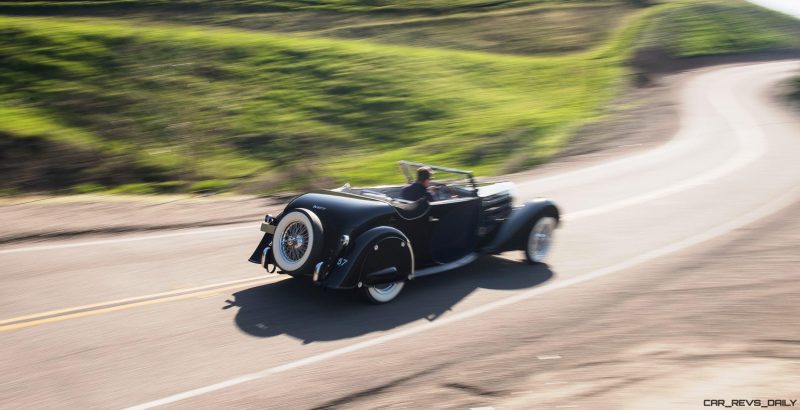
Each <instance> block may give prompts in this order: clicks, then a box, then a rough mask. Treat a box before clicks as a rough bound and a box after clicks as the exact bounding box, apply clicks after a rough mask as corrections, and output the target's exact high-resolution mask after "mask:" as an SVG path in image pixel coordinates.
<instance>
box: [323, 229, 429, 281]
mask: <svg viewBox="0 0 800 410" xmlns="http://www.w3.org/2000/svg"><path fill="white" fill-rule="evenodd" d="M413 273H414V251H413V250H412V249H411V243H410V242H409V240H408V238H407V237H406V235H405V234H403V232H401V231H400V230H398V229H397V228H393V227H391V226H377V227H374V228H371V229H369V230H368V231H366V232H364V233H362V234H361V235H359V236H358V237H357V238H356V239H355V241H353V243H352V244H350V246H348V247H347V248H346V249H344V250H343V252H342V254H341V255H340V256H339V257H338V258H336V259H335V260H334V261H333V266H332V267H331V269H330V270H329V272H328V273H327V274H326V275H324V278H321V281H320V282H321V283H320V284H321V285H323V286H325V287H329V288H337V289H351V288H355V287H357V286H359V283H361V284H362V285H374V284H379V283H388V282H396V281H401V280H405V279H408V278H409V277H411V276H412V275H413Z"/></svg>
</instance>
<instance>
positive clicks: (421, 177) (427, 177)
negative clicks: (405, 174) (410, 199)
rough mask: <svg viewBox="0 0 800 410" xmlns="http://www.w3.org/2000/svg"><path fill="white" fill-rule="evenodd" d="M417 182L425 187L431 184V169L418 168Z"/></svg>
mask: <svg viewBox="0 0 800 410" xmlns="http://www.w3.org/2000/svg"><path fill="white" fill-rule="evenodd" d="M417 182H419V183H420V184H422V185H424V186H425V187H427V186H428V185H430V184H431V167H419V168H417Z"/></svg>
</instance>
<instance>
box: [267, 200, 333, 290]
mask: <svg viewBox="0 0 800 410" xmlns="http://www.w3.org/2000/svg"><path fill="white" fill-rule="evenodd" d="M272 245H273V247H274V251H273V255H274V258H275V264H276V265H278V267H279V268H281V271H283V272H284V273H288V274H290V275H293V276H298V275H305V274H309V273H311V271H312V270H313V267H314V264H315V263H317V262H318V261H317V260H318V259H319V256H320V255H321V253H322V224H321V223H320V221H319V218H317V216H316V215H315V214H314V213H313V212H310V211H306V210H295V211H292V212H289V213H288V214H286V215H284V216H283V217H282V218H281V220H280V221H279V222H278V226H276V227H275V235H274V236H273V243H272Z"/></svg>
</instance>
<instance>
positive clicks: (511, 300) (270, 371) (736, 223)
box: [126, 189, 798, 410]
mask: <svg viewBox="0 0 800 410" xmlns="http://www.w3.org/2000/svg"><path fill="white" fill-rule="evenodd" d="M797 197H798V190H797V189H795V190H792V191H789V192H788V193H786V194H784V195H782V196H780V197H779V198H777V199H775V200H773V201H771V202H769V203H767V204H766V205H764V206H762V207H760V208H757V209H756V210H754V211H751V212H749V213H746V214H744V215H742V216H741V217H739V218H738V219H736V220H733V221H730V222H727V223H725V224H722V225H718V226H716V227H714V228H712V229H709V230H707V231H705V232H703V233H701V234H699V235H695V236H692V237H689V238H687V239H684V240H682V241H680V242H676V243H673V244H672V245H669V246H666V247H663V248H660V249H656V250H653V251H650V252H647V253H644V254H641V255H639V256H637V257H635V258H631V259H628V260H627V261H625V262H620V263H618V264H615V265H612V266H609V267H606V268H602V269H598V270H595V271H592V272H589V273H585V274H583V275H579V276H575V277H572V278H569V279H565V280H563V281H560V282H554V283H550V284H547V285H543V286H541V287H538V288H534V289H530V290H528V291H525V292H522V293H519V294H517V295H514V296H510V297H508V298H505V299H500V300H497V301H494V302H490V303H488V304H485V305H482V306H479V307H476V308H473V309H470V310H466V311H464V312H460V313H455V314H453V315H452V316H448V317H445V318H442V319H439V320H436V321H433V322H427V321H425V322H422V323H421V324H419V325H416V326H412V327H409V328H406V329H403V330H399V331H397V332H394V333H390V334H386V335H383V336H378V337H375V338H373V339H369V340H364V341H362V342H358V343H354V344H352V345H349V346H345V347H340V348H338V349H334V350H331V351H328V352H325V353H320V354H317V355H313V356H309V357H306V358H304V359H300V360H295V361H292V362H288V363H285V364H282V365H279V366H275V367H270V368H267V369H264V370H261V371H258V372H254V373H249V374H245V375H242V376H239V377H234V378H232V379H228V380H225V381H222V382H219V383H215V384H211V385H208V386H204V387H200V388H196V389H192V390H188V391H185V392H182V393H177V394H174V395H171V396H167V397H164V398H161V399H158V400H153V401H149V402H147V403H143V404H139V405H135V406H132V407H128V408H127V409H126V410H145V409H151V408H154V407H158V406H163V405H166V404H170V403H175V402H178V401H181V400H186V399H189V398H192V397H197V396H201V395H204V394H208V393H211V392H214V391H218V390H222V389H225V388H228V387H232V386H236V385H239V384H243V383H247V382H250V381H253V380H258V379H263V378H265V377H267V376H271V375H274V374H278V373H283V372H286V371H289V370H293V369H297V368H300V367H304V366H309V365H312V364H316V363H319V362H322V361H325V360H329V359H333V358H336V357H339V356H343V355H346V354H348V353H352V352H356V351H360V350H364V349H367V348H370V347H373V346H377V345H381V344H384V343H387V342H390V341H393V340H397V339H401V338H404V337H407V336H411V335H415V334H417V333H422V332H425V331H427V330H432V329H436V328H438V327H442V326H445V325H448V324H451V323H455V322H460V321H462V320H464V319H468V318H471V317H474V316H478V315H481V314H483V313H487V312H490V311H493V310H496V309H499V308H501V307H505V306H509V305H513V304H515V303H519V302H522V301H525V300H528V299H531V298H533V297H535V296H540V295H543V294H546V293H550V292H553V291H555V290H559V289H563V288H567V287H570V286H574V285H578V284H581V283H584V282H589V281H591V280H594V279H598V278H601V277H604V276H608V275H610V274H612V273H617V272H621V271H624V270H626V269H629V268H632V267H634V266H636V265H640V264H642V263H645V262H649V261H651V260H654V259H657V258H660V257H662V256H665V255H668V254H671V253H674V252H678V251H681V250H684V249H687V248H689V247H692V246H695V245H697V244H700V243H703V242H706V241H708V240H711V239H714V238H717V237H719V236H721V235H723V234H726V233H728V232H730V231H732V230H734V229H737V228H741V227H743V226H746V225H748V224H751V223H753V222H755V221H757V220H759V219H761V218H763V217H766V216H768V215H770V214H772V213H775V212H777V211H779V210H781V209H783V208H785V207H787V206H789V205H791V204H792V203H794V202H795V201H796V200H797Z"/></svg>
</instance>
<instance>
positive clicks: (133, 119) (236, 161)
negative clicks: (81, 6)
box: [0, 0, 800, 193]
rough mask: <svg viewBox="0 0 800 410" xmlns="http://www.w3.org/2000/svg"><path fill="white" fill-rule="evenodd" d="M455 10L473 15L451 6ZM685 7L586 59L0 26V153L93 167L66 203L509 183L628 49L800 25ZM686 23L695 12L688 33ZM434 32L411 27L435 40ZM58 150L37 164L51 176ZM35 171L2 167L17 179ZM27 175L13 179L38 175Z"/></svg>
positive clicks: (609, 39)
mask: <svg viewBox="0 0 800 410" xmlns="http://www.w3.org/2000/svg"><path fill="white" fill-rule="evenodd" d="M295 3H298V2H295ZM308 3H309V4H311V3H314V4H312V6H313V7H317V6H320V7H322V6H324V7H329V6H330V7H333V6H336V7H339V6H341V7H343V8H345V9H348V8H352V7H361V6H363V5H365V4H375V3H374V2H358V1H343V2H336V1H329V2H318V3H319V4H317V3H315V2H308ZM468 3H475V2H471V1H470V0H464V1H463V2H462V3H459V4H468ZM693 3H696V2H674V3H668V4H665V5H659V6H655V7H650V8H646V9H640V10H638V11H633V10H632V9H630V10H631V12H630V13H628V14H626V15H625V16H623V17H620V18H619V19H618V20H617V28H616V29H615V30H608V31H609V32H608V33H606V34H604V35H602V36H601V37H600V38H597V39H596V41H595V43H594V44H595V47H593V48H591V49H588V50H584V51H581V52H577V53H568V54H560V55H546V56H545V55H528V56H514V55H501V54H494V53H487V52H480V51H465V50H448V49H443V48H434V47H409V46H406V45H402V44H391V45H387V44H379V43H376V42H370V41H362V40H342V39H333V38H315V37H308V35H302V36H301V35H291V34H278V33H267V32H258V31H248V30H239V29H232V28H221V27H209V26H193V25H185V24H173V23H164V22H145V23H143V22H141V21H129V20H123V19H108V18H64V17H53V16H51V17H20V16H6V17H0V118H2V121H0V143H2V144H6V145H9V144H10V145H11V146H14V144H22V143H23V141H37V142H38V143H39V144H40V145H41V144H42V143H46V142H48V141H49V142H52V143H53V144H56V145H57V146H58V147H60V148H59V149H60V150H62V151H64V152H69V153H70V155H72V156H74V155H79V154H74V153H72V151H75V152H76V153H78V152H80V153H81V154H80V155H79V156H81V158H83V157H86V155H88V154H86V152H90V153H91V166H85V167H84V166H81V167H77V166H75V167H72V168H69V170H68V171H61V172H60V173H59V175H60V177H61V179H60V181H62V182H60V183H59V186H60V187H61V188H63V189H68V190H72V191H75V192H94V191H96V190H101V189H109V190H111V191H112V192H121V193H153V192H156V193H158V192H175V191H184V192H186V191H191V192H209V191H225V190H238V191H243V192H271V191H275V190H285V189H297V188H301V187H303V186H306V185H313V184H322V185H328V186H332V185H335V184H337V183H340V182H344V181H350V182H351V183H354V184H372V183H387V182H399V180H400V178H399V174H398V173H397V168H396V164H395V162H396V161H397V160H400V159H410V160H415V161H423V162H425V161H428V162H434V163H439V164H443V165H449V166H456V167H466V168H471V169H472V170H473V171H475V172H477V173H478V174H484V175H485V174H498V173H504V172H509V171H516V170H520V169H523V168H526V167H530V166H532V165H535V164H538V163H541V162H544V161H546V160H547V159H548V158H549V157H550V156H552V155H553V154H555V153H557V152H558V151H559V149H561V148H562V147H563V146H564V145H565V144H566V143H567V142H568V141H569V138H570V136H571V135H573V133H574V132H575V131H576V130H577V129H578V128H579V127H580V126H582V125H584V124H586V123H588V122H591V121H593V120H595V119H597V118H599V117H600V116H602V115H603V114H604V107H605V106H606V105H607V104H608V103H609V101H611V100H612V99H613V97H614V96H615V95H618V93H619V92H620V90H622V89H623V87H624V84H625V81H626V74H627V73H628V72H629V69H628V68H626V66H625V61H626V60H627V58H628V57H629V56H630V55H631V54H632V53H633V50H634V48H635V47H644V46H647V47H653V46H658V47H664V48H668V49H669V50H671V51H672V52H673V53H674V55H675V56H678V57H683V56H695V55H701V54H719V53H731V52H738V51H754V50H765V49H778V48H788V47H800V41H798V40H797V39H798V37H797V36H794V33H796V31H794V30H797V27H798V24H797V23H795V22H793V21H791V20H790V19H788V18H783V17H780V16H779V15H777V14H774V13H769V12H761V11H759V10H758V9H756V8H754V7H753V6H748V5H744V4H743V3H739V2H735V3H734V4H730V3H731V2H725V3H721V2H709V1H704V2H702V5H696V4H693ZM286 4H289V2H286ZM380 4H384V3H380ZM386 4H388V3H386ZM393 4H395V5H397V4H403V5H407V6H408V7H412V6H413V5H414V4H422V3H421V2H420V3H413V2H396V3H393ZM425 4H426V7H427V6H437V5H442V7H444V6H443V5H445V4H453V3H452V2H444V1H442V2H428V3H425ZM359 5H361V6H359ZM304 7H305V6H304ZM393 7H394V6H393ZM437 7H438V6H437ZM697 7H701V9H698V8H697ZM567 9H569V8H567ZM576 9H581V10H585V8H582V7H576ZM698 10H701V11H703V13H710V14H709V15H707V16H706V15H704V17H702V18H699V19H698V18H696V16H695V15H696V14H697V11H698ZM665 16H669V17H665ZM673 20H674V21H676V23H674V24H673V23H672V21H673ZM719 21H722V22H724V23H725V24H726V26H729V25H731V24H733V23H736V22H737V21H739V22H741V23H742V24H741V25H739V26H737V27H739V28H737V29H736V31H735V35H733V36H732V35H727V34H725V33H718V32H717V31H718V30H717V29H716V28H715V27H717V26H715V25H718V24H722V23H718V22H719ZM431 24H432V23H425V24H424V28H425V30H429V31H430V30H433V31H435V27H436V26H435V25H431ZM707 25H708V26H710V27H712V29H706V26H707ZM443 27H447V26H443ZM442 30H444V31H450V29H449V28H443V29H442ZM487 30H488V28H487ZM587 30H593V31H592V32H593V33H595V32H596V29H594V28H587ZM443 38H444V37H443ZM378 40H380V39H378ZM387 42H395V41H387ZM398 42H402V41H398ZM564 43H566V41H564ZM442 46H447V45H442ZM453 48H459V47H453ZM569 49H570V48H569V47H564V50H569ZM550 53H552V51H551V52H550ZM548 54H549V53H548ZM15 141H16V142H15ZM71 150H72V151H71ZM59 152H61V151H54V152H49V151H48V152H47V153H46V154H47V155H49V156H51V157H52V160H53V161H55V162H57V161H58V158H59ZM2 156H3V154H0V157H2ZM39 157H41V155H39ZM68 157H70V156H68ZM20 158H22V159H20ZM35 158H37V157H36V155H34V154H30V155H29V156H28V157H16V158H9V160H11V161H16V165H18V167H16V168H20V169H25V170H28V168H26V167H27V165H26V164H27V163H28V162H35V161H33V159H35ZM0 159H3V158H0ZM40 162H41V161H39V162H36V164H37V165H36V167H35V168H30V170H29V171H26V172H27V174H31V175H40V174H41V175H43V177H46V176H47V175H50V174H52V170H50V169H49V168H48V167H47V165H48V164H41V163H40ZM45 171H46V172H45ZM37 172H38V174H37ZM48 172H50V174H48ZM40 179H41V178H40ZM4 180H5V181H6V182H4V183H3V184H0V188H2V189H3V190H4V191H5V192H12V191H13V192H18V191H19V190H30V189H37V186H36V179H35V178H34V179H30V178H29V179H28V180H26V181H27V182H25V183H21V182H19V181H18V180H15V179H14V178H4ZM39 188H41V187H39Z"/></svg>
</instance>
